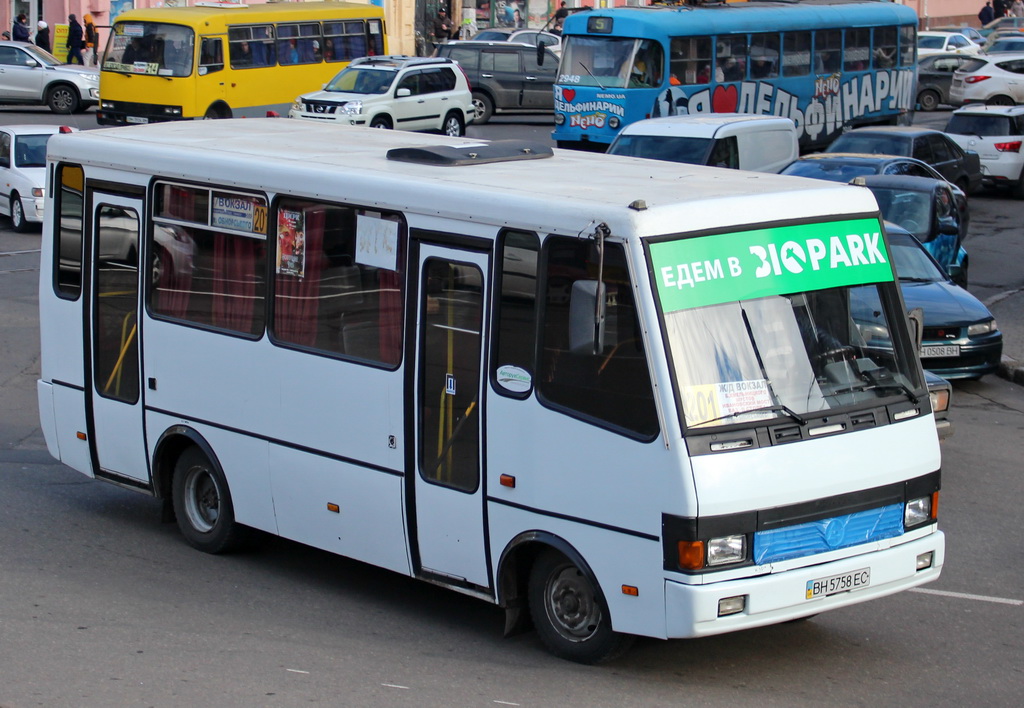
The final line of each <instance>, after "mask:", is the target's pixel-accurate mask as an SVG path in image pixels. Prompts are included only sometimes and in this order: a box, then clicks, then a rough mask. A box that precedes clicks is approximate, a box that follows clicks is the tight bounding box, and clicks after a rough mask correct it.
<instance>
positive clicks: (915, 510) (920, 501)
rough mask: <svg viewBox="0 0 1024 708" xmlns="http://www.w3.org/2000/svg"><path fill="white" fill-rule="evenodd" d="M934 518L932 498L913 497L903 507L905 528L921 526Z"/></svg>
mask: <svg viewBox="0 0 1024 708" xmlns="http://www.w3.org/2000/svg"><path fill="white" fill-rule="evenodd" d="M931 518H932V498H931V496H927V497H918V498H917V499H911V500H910V501H908V502H907V505H906V506H905V507H903V528H905V529H911V528H914V527H915V526H920V525H921V524H923V523H926V522H927V521H929V520H931Z"/></svg>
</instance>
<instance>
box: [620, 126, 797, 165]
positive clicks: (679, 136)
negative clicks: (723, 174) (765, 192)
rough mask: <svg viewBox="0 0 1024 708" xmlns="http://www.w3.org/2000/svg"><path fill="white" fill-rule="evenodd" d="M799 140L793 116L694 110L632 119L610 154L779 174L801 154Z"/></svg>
mask: <svg viewBox="0 0 1024 708" xmlns="http://www.w3.org/2000/svg"><path fill="white" fill-rule="evenodd" d="M797 140H798V138H797V132H796V125H795V124H794V123H793V121H792V120H790V119H789V118H781V117H779V116H758V115H750V114H749V113H712V114H709V115H699V114H694V115H685V116H670V117H668V118H648V119H646V120H638V121H635V122H633V123H630V124H629V125H627V126H626V127H625V128H623V129H622V131H621V132H620V133H619V134H618V136H616V138H615V140H614V141H612V144H611V145H610V146H609V147H608V154H609V155H628V156H630V157H647V158H652V159H655V160H666V161H668V162H685V163H688V164H691V165H711V166H712V167H730V168H732V169H739V170H752V171H755V172H778V171H779V170H781V169H782V168H783V167H785V166H786V165H788V164H789V163H790V162H792V161H793V160H795V159H796V158H797V157H798V156H799V154H800V150H799V147H798V144H797Z"/></svg>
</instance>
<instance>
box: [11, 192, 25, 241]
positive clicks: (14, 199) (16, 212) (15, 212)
mask: <svg viewBox="0 0 1024 708" xmlns="http://www.w3.org/2000/svg"><path fill="white" fill-rule="evenodd" d="M11 228H12V229H14V230H15V231H17V232H18V233H20V234H23V233H25V232H26V231H28V220H27V219H26V218H25V206H24V205H23V204H22V203H21V197H19V196H18V193H17V192H15V193H14V194H12V195H11Z"/></svg>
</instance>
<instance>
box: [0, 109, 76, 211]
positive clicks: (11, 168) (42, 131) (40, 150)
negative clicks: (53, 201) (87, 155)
mask: <svg viewBox="0 0 1024 708" xmlns="http://www.w3.org/2000/svg"><path fill="white" fill-rule="evenodd" d="M73 130H77V129H76V128H68V127H63V126H62V127H58V126H56V125H5V126H0V214H5V215H7V216H9V217H11V226H13V227H14V230H15V231H25V230H26V229H28V225H29V224H30V223H42V221H43V196H44V195H45V188H46V141H47V140H49V139H50V136H51V135H53V134H54V133H59V132H69V131H73Z"/></svg>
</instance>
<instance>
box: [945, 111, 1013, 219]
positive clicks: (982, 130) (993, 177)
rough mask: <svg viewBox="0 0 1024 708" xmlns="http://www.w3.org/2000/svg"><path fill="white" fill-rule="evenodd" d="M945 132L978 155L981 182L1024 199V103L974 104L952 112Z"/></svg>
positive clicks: (958, 143)
mask: <svg viewBox="0 0 1024 708" xmlns="http://www.w3.org/2000/svg"><path fill="white" fill-rule="evenodd" d="M945 132H946V135H948V136H949V137H950V138H952V139H953V141H954V142H955V143H956V144H957V145H959V146H960V147H962V148H963V149H964V150H974V151H975V152H977V153H978V155H979V156H980V157H981V176H982V182H983V184H984V185H985V186H987V187H1009V188H1010V189H1011V190H1012V192H1013V196H1015V197H1016V198H1018V199H1024V144H1022V143H1024V106H986V105H983V104H980V103H979V104H974V105H970V106H964V107H963V108H961V109H959V110H957V111H954V112H953V115H951V116H950V117H949V122H948V123H946V130H945Z"/></svg>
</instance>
